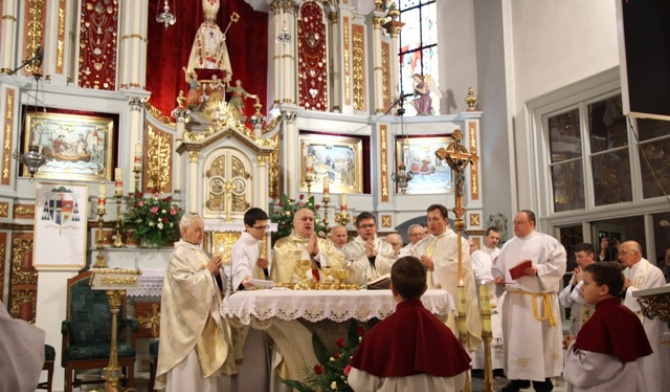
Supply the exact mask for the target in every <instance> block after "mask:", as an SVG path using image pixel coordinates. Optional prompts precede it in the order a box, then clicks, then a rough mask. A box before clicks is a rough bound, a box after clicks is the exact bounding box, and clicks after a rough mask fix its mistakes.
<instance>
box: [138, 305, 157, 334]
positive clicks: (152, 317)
mask: <svg viewBox="0 0 670 392" xmlns="http://www.w3.org/2000/svg"><path fill="white" fill-rule="evenodd" d="M146 305H148V303H146V302H135V318H137V321H138V322H139V323H140V328H139V330H138V333H142V332H143V331H145V330H147V329H151V337H152V338H157V337H158V335H159V334H160V330H159V328H160V326H161V314H160V306H161V304H160V303H159V302H152V303H151V312H150V313H149V312H148V309H146ZM142 312H144V314H145V315H146V316H147V317H143V316H141V314H142ZM135 337H136V338H138V337H141V336H138V335H136V336H135Z"/></svg>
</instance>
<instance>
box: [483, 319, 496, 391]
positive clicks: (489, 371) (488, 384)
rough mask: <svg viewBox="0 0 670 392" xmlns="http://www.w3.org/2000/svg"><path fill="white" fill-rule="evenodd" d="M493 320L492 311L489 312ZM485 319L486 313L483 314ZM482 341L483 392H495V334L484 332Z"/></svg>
mask: <svg viewBox="0 0 670 392" xmlns="http://www.w3.org/2000/svg"><path fill="white" fill-rule="evenodd" d="M488 314H489V318H491V311H489V312H488ZM482 318H484V312H482ZM482 339H483V340H484V383H483V385H482V392H494V391H495V389H493V359H492V355H493V353H492V351H491V341H492V340H493V333H492V332H488V331H482Z"/></svg>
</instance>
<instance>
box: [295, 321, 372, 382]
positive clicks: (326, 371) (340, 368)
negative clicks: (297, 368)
mask: <svg viewBox="0 0 670 392" xmlns="http://www.w3.org/2000/svg"><path fill="white" fill-rule="evenodd" d="M364 333H365V330H364V329H363V328H362V327H359V326H358V325H357V324H356V322H355V321H352V322H351V324H350V325H349V330H348V332H347V340H346V341H345V340H344V339H342V338H338V339H337V340H336V341H335V345H336V346H337V349H336V351H335V352H334V353H330V352H329V351H328V349H327V348H326V345H325V344H323V342H322V341H321V339H320V338H319V337H318V336H317V335H316V334H312V346H313V348H314V354H315V356H316V358H317V360H318V361H319V364H318V365H316V366H314V368H313V369H309V370H308V375H307V377H306V378H305V382H300V381H296V380H282V382H283V383H284V384H286V385H289V386H291V387H293V388H295V389H297V390H298V391H300V392H326V391H352V392H353V389H352V388H351V386H350V385H349V383H348V382H347V375H348V374H349V371H348V367H349V362H350V361H351V357H352V356H353V355H354V353H355V352H356V349H357V348H358V345H359V344H360V342H361V339H362V337H363V334H364Z"/></svg>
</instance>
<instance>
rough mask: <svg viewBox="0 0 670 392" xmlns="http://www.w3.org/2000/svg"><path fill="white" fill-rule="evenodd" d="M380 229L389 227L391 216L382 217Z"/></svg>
mask: <svg viewBox="0 0 670 392" xmlns="http://www.w3.org/2000/svg"><path fill="white" fill-rule="evenodd" d="M382 227H391V215H382Z"/></svg>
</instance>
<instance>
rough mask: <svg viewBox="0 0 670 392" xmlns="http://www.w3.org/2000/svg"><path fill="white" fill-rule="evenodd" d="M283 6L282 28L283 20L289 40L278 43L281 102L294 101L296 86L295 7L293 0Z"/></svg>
mask: <svg viewBox="0 0 670 392" xmlns="http://www.w3.org/2000/svg"><path fill="white" fill-rule="evenodd" d="M282 5H283V6H284V9H283V13H282V14H281V18H282V19H283V20H282V21H281V25H282V28H283V26H284V22H286V26H288V33H289V34H291V40H290V41H289V42H287V43H282V44H280V47H281V48H280V52H281V53H282V54H281V63H282V67H281V78H282V82H283V84H284V86H283V91H282V102H283V103H296V88H295V75H296V73H297V70H296V47H297V45H298V44H297V34H296V33H297V31H296V28H295V27H296V18H295V12H296V9H297V7H296V6H295V3H294V2H293V1H286V0H285V1H284V2H283V3H282Z"/></svg>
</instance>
